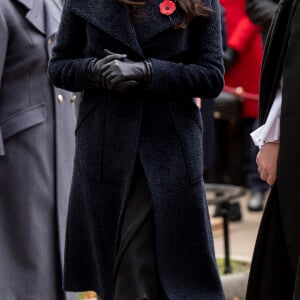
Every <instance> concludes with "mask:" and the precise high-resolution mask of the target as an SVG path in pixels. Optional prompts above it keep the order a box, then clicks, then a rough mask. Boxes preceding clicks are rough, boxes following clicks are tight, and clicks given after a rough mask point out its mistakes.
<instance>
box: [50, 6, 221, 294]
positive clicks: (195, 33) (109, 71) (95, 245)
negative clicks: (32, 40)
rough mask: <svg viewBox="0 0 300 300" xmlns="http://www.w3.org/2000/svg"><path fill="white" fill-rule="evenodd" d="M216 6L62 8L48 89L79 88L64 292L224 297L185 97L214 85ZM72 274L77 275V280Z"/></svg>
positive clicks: (207, 93)
mask: <svg viewBox="0 0 300 300" xmlns="http://www.w3.org/2000/svg"><path fill="white" fill-rule="evenodd" d="M220 30H221V26H220V9H219V3H218V0H212V1H209V2H204V1H203V2H202V1H200V0H198V1H190V0H177V1H170V0H164V1H161V0H153V1H152V0H151V1H150V0H149V1H148V0H146V1H128V0H101V1H99V0H68V1H66V5H65V7H64V10H63V15H62V21H61V25H60V29H59V34H58V39H57V44H56V46H55V47H54V49H53V58H52V59H51V61H50V63H49V69H48V72H49V76H50V78H51V80H52V82H53V83H54V84H55V85H57V86H60V87H62V88H66V89H69V90H73V91H81V90H82V91H84V96H83V99H82V101H81V104H80V108H79V116H78V125H77V133H76V134H77V136H76V141H77V143H76V151H75V152H76V154H75V168H74V173H73V174H74V175H73V184H72V190H71V197H70V207H69V214H68V230H67V242H66V245H67V247H66V258H67V260H66V264H65V266H66V267H65V277H64V288H65V289H66V290H71V291H80V290H94V291H96V292H97V294H98V295H99V296H100V297H101V298H102V299H103V300H113V299H114V300H124V299H128V300H132V299H147V300H159V299H169V300H176V299H207V300H210V299H211V300H224V299H225V296H224V293H223V289H222V286H221V282H220V278H219V274H218V271H217V267H216V261H215V258H214V247H213V239H212V233H211V226H210V223H209V213H208V209H207V203H206V198H205V191H204V184H203V175H202V174H203V165H202V160H203V157H202V153H203V150H202V143H201V142H200V141H201V139H202V132H203V130H202V122H201V115H200V113H199V109H198V107H197V106H196V104H195V102H194V98H196V97H200V98H206V99H211V98H214V97H216V96H217V95H218V94H219V93H220V91H221V90H222V88H223V74H224V66H223V58H222V43H221V33H220ZM83 274H84V276H83Z"/></svg>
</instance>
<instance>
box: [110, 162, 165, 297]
mask: <svg viewBox="0 0 300 300" xmlns="http://www.w3.org/2000/svg"><path fill="white" fill-rule="evenodd" d="M153 226H154V224H153V211H152V202H151V197H150V191H149V188H148V185H147V181H146V177H145V174H144V172H143V170H142V167H141V164H140V163H139V162H138V163H137V164H136V167H135V172H134V176H133V181H132V186H131V190H130V194H129V197H128V200H127V204H126V209H125V214H124V218H123V222H122V227H121V237H120V244H119V248H118V253H117V257H116V262H115V297H114V300H160V299H165V297H164V293H163V291H162V288H161V286H160V284H159V280H158V274H157V267H156V257H155V250H154V230H153V229H154V228H153Z"/></svg>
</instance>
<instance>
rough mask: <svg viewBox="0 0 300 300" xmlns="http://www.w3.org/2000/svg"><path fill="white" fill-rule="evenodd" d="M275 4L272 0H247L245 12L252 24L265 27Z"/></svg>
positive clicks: (267, 25)
mask: <svg viewBox="0 0 300 300" xmlns="http://www.w3.org/2000/svg"><path fill="white" fill-rule="evenodd" d="M277 6H278V4H277V3H276V2H274V1H273V0H247V14H248V16H249V18H250V20H251V21H252V22H253V23H254V24H256V25H259V26H262V27H263V28H264V29H267V28H269V26H270V24H271V21H272V18H273V16H274V13H275V10H276V8H277Z"/></svg>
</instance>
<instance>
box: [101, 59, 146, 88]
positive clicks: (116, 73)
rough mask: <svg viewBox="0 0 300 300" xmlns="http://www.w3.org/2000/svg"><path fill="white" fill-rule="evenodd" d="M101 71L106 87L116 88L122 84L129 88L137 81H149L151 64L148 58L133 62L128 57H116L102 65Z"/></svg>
mask: <svg viewBox="0 0 300 300" xmlns="http://www.w3.org/2000/svg"><path fill="white" fill-rule="evenodd" d="M102 72H103V73H102V76H103V81H104V82H105V86H106V87H107V89H109V90H116V89H117V88H118V86H119V85H123V87H124V88H126V89H127V90H130V89H132V88H133V87H135V86H136V85H137V84H138V83H150V82H151V78H152V64H151V62H150V61H148V60H145V61H140V62H135V61H132V60H129V59H122V60H120V59H116V60H113V61H110V62H108V63H107V64H105V65H103V67H102ZM132 81H134V82H135V83H134V84H133V82H132Z"/></svg>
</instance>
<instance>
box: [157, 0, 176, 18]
mask: <svg viewBox="0 0 300 300" xmlns="http://www.w3.org/2000/svg"><path fill="white" fill-rule="evenodd" d="M159 10H160V13H161V14H163V15H166V16H170V15H171V14H172V13H173V12H174V11H175V10H176V5H175V3H174V2H173V1H171V0H164V1H163V2H161V3H160V4H159Z"/></svg>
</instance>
